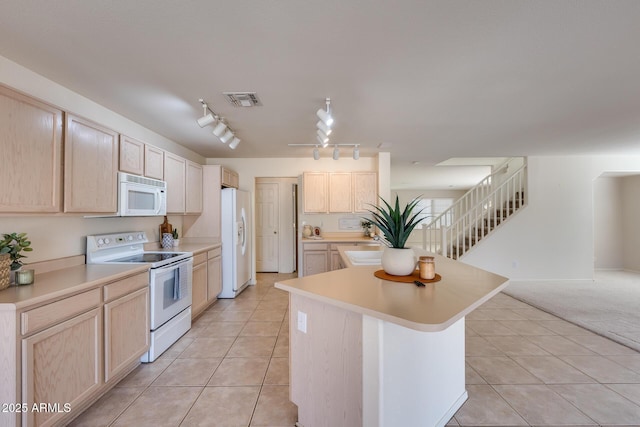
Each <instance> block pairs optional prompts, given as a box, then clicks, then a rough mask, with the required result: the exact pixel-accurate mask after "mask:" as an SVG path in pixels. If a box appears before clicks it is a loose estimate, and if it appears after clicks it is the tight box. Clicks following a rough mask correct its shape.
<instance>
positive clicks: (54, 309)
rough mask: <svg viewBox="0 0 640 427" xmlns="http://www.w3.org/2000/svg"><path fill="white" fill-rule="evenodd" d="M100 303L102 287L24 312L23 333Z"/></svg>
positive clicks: (30, 331)
mask: <svg viewBox="0 0 640 427" xmlns="http://www.w3.org/2000/svg"><path fill="white" fill-rule="evenodd" d="M99 305H100V289H93V290H91V291H88V292H84V293H81V294H79V295H74V296H72V297H69V298H65V299H63V300H60V301H56V302H54V303H51V304H47V305H43V306H42V307H38V308H34V309H33V310H29V311H25V312H24V313H22V335H28V334H31V333H33V332H36V331H39V330H41V329H44V328H46V327H48V326H51V325H54V324H56V323H60V322H62V321H63V320H66V319H70V318H72V317H73V316H76V315H78V314H80V313H84V312H85V311H88V310H90V309H92V308H94V307H98V306H99Z"/></svg>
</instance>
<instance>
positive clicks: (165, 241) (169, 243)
mask: <svg viewBox="0 0 640 427" xmlns="http://www.w3.org/2000/svg"><path fill="white" fill-rule="evenodd" d="M172 247H173V234H171V233H162V248H163V249H170V248H172Z"/></svg>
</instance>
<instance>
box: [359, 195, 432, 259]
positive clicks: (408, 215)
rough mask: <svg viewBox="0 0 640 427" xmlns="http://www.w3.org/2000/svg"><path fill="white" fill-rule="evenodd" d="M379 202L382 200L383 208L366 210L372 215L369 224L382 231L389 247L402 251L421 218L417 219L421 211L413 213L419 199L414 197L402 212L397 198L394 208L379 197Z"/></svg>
mask: <svg viewBox="0 0 640 427" xmlns="http://www.w3.org/2000/svg"><path fill="white" fill-rule="evenodd" d="M380 200H382V203H384V206H382V207H381V206H373V207H374V209H367V211H368V212H369V213H371V215H373V219H372V220H371V222H372V223H373V224H374V225H375V226H376V227H378V228H379V229H380V231H382V234H384V237H385V239H386V240H387V242H389V245H390V247H392V248H397V249H403V248H404V245H405V243H407V239H408V238H409V235H410V234H411V232H412V231H413V229H414V228H416V226H417V225H418V224H419V223H420V220H421V218H419V217H420V214H421V213H422V211H423V209H420V210H419V211H418V212H415V213H414V212H413V211H414V209H415V208H416V206H417V205H418V203H419V202H420V198H419V197H416V198H415V199H413V200H411V201H410V202H409V203H407V205H406V206H405V207H404V210H402V211H401V210H400V201H399V200H398V196H396V202H395V206H394V207H392V206H391V205H390V204H389V203H387V201H386V200H384V199H383V198H382V197H380ZM385 208H386V209H385Z"/></svg>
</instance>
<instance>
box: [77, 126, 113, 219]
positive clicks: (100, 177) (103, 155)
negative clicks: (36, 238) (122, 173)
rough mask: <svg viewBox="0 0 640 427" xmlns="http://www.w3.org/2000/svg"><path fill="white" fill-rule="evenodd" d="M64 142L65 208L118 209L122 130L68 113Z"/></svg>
mask: <svg viewBox="0 0 640 427" xmlns="http://www.w3.org/2000/svg"><path fill="white" fill-rule="evenodd" d="M64 142H65V148H64V152H65V154H64V159H65V164H64V211H65V212H87V213H115V212H116V211H117V209H118V193H117V172H118V134H117V133H116V132H115V131H112V130H110V129H107V128H105V127H102V126H100V125H97V124H95V123H92V122H90V121H88V120H85V119H81V118H79V117H75V116H73V115H71V114H67V116H66V128H65V138H64Z"/></svg>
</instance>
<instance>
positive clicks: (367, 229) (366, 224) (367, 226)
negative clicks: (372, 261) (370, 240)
mask: <svg viewBox="0 0 640 427" xmlns="http://www.w3.org/2000/svg"><path fill="white" fill-rule="evenodd" d="M372 225H373V224H372V223H371V221H369V220H368V219H363V220H362V221H360V227H362V230H363V231H364V237H370V236H371V226H372Z"/></svg>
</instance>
